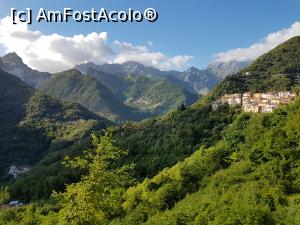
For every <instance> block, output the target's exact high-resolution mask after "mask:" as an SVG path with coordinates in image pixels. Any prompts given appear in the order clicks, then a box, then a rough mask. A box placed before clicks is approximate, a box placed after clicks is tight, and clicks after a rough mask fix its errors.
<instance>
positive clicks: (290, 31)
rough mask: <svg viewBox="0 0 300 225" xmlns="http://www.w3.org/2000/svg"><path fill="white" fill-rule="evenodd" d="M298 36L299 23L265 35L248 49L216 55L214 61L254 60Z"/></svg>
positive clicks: (232, 50)
mask: <svg viewBox="0 0 300 225" xmlns="http://www.w3.org/2000/svg"><path fill="white" fill-rule="evenodd" d="M298 35H300V22H295V23H294V24H293V25H292V26H291V27H289V28H286V29H282V30H280V31H277V32H274V33H271V34H269V35H267V36H266V37H265V38H264V39H263V40H262V41H261V42H259V43H256V44H253V45H251V46H250V47H248V48H237V49H231V50H228V51H226V52H220V53H217V54H216V57H215V61H219V62H229V61H233V60H236V61H249V60H255V59H256V58H257V57H259V56H261V55H262V54H264V53H266V52H268V51H270V50H271V49H273V48H275V47H276V46H277V45H279V44H281V43H283V42H285V41H287V40H288V39H290V38H292V37H294V36H298Z"/></svg>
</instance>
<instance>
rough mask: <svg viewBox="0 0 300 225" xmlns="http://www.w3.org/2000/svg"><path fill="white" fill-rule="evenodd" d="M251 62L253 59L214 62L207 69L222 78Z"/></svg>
mask: <svg viewBox="0 0 300 225" xmlns="http://www.w3.org/2000/svg"><path fill="white" fill-rule="evenodd" d="M249 64H251V61H242V62H238V61H235V60H233V61H229V62H212V63H210V64H209V65H208V66H207V70H208V71H210V72H211V73H213V74H215V75H217V76H219V77H221V78H225V77H227V76H228V75H232V74H235V73H237V72H239V71H241V70H242V69H244V68H245V67H247V66H248V65H249Z"/></svg>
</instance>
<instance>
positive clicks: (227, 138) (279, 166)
mask: <svg viewBox="0 0 300 225" xmlns="http://www.w3.org/2000/svg"><path fill="white" fill-rule="evenodd" d="M299 118H300V100H297V101H296V102H295V103H292V104H290V105H289V106H285V107H282V108H280V109H278V110H276V111H275V112H274V113H272V114H247V113H241V114H240V115H239V116H238V117H237V118H236V119H235V120H234V122H233V123H232V125H231V126H229V127H227V128H226V129H225V130H224V131H223V132H222V138H221V139H220V141H219V142H217V143H216V144H215V145H214V146H212V147H209V148H206V147H204V146H203V147H200V148H199V150H197V151H196V152H195V153H193V154H192V155H191V156H190V157H188V158H186V159H185V160H183V161H180V162H178V163H177V164H176V165H175V166H172V167H171V168H165V169H164V170H163V171H161V172H160V173H158V174H157V175H156V176H154V177H153V178H151V179H149V178H147V179H145V180H144V181H143V182H141V183H139V184H137V185H136V186H132V187H130V188H128V189H127V190H126V192H125V193H124V194H123V197H121V195H117V196H119V197H118V198H117V199H118V200H116V203H115V204H114V207H112V208H111V207H110V204H108V205H105V207H104V208H102V204H96V205H94V202H96V203H101V202H102V198H103V195H102V194H101V193H102V191H101V190H102V189H101V188H100V189H98V188H95V189H92V191H93V192H92V194H90V192H89V191H86V190H90V189H85V188H83V186H84V187H89V186H88V185H87V184H88V183H89V181H90V179H92V178H93V179H95V180H94V181H95V182H97V181H99V180H101V179H102V178H101V177H102V176H98V175H95V176H91V174H93V173H92V171H93V169H95V168H97V167H94V166H90V167H89V171H90V172H89V173H88V174H89V175H88V177H86V178H83V179H82V181H81V182H79V183H77V184H74V185H71V186H70V190H72V191H70V190H69V191H67V192H65V193H64V194H63V195H64V196H69V197H70V198H75V199H76V198H77V197H76V196H78V198H80V199H81V201H80V203H79V204H75V202H76V200H75V202H74V201H67V202H66V203H63V202H64V201H62V203H59V202H60V201H61V200H60V198H56V199H57V200H56V201H58V203H59V204H58V206H59V207H58V208H56V209H51V207H50V209H49V206H47V205H44V206H42V207H37V208H34V207H35V205H30V206H26V207H22V208H20V209H19V208H14V209H9V210H4V211H1V212H0V218H1V219H2V220H3V221H6V222H7V224H9V223H8V222H12V221H20V218H21V219H22V220H24V218H29V216H30V218H31V219H32V220H35V221H38V222H36V223H37V224H43V223H44V224H60V223H61V224H64V221H66V220H65V219H66V217H65V213H67V215H71V217H68V220H67V221H68V223H69V224H94V223H96V224H114V225H116V224H122V225H126V224H128V225H129V224H130V225H134V224H164V225H165V224H228V225H229V224H230V225H237V224H249V225H250V224H251V225H252V224H274V225H275V224H295V225H297V224H299V222H300V218H299V213H300V201H299V199H300V197H299V196H300V182H299V165H300V154H299V150H300V141H299V140H300V121H299ZM103 140H104V141H103ZM102 141H103V142H101V141H100V142H98V143H102V144H101V146H102V147H101V148H98V149H102V151H103V149H106V150H107V151H109V149H115V147H113V145H111V143H112V142H111V140H109V139H105V138H104V139H102ZM114 152H115V153H116V154H118V150H115V151H114ZM104 155H105V154H104ZM96 158H97V154H96V156H92V157H91V159H92V160H94V162H95V161H97V160H96ZM100 161H101V160H100ZM74 162H75V163H76V164H77V165H83V166H85V165H86V162H85V161H83V162H81V160H75V161H74ZM88 165H93V163H92V164H88ZM97 165H101V163H100V164H98V163H97ZM110 165H111V164H110ZM113 168H114V167H105V168H104V170H100V171H102V172H104V173H105V174H108V176H109V177H111V181H112V182H113V181H114V179H115V178H116V177H115V176H114V173H113V174H111V172H110V171H114V169H113ZM102 172H101V173H102ZM126 174H127V173H126ZM126 176H127V175H126ZM104 177H105V176H104ZM117 177H120V178H122V176H117ZM93 179H92V180H93ZM108 180H110V179H108ZM128 180H130V179H128ZM101 183H102V182H101ZM106 183H107V182H106ZM109 183H110V182H109ZM109 183H107V184H108V187H109ZM102 184H103V183H102ZM82 185H83V186H82ZM86 185H87V186H86ZM77 186H78V188H75V187H77ZM125 186H126V185H125ZM125 186H123V185H120V187H125ZM100 187H101V185H100ZM113 187H114V185H113ZM114 190H115V189H114V188H108V189H107V191H114ZM124 190H125V189H123V191H124ZM123 191H121V192H118V193H119V194H120V193H123ZM110 193H111V192H110ZM115 196H116V195H111V194H108V195H105V199H106V198H107V200H108V201H109V202H110V203H111V202H113V199H114V197H115ZM67 199H68V197H67ZM105 199H104V200H103V202H106V200H105ZM68 200H70V199H68ZM86 201H87V202H86ZM56 204H57V203H56ZM70 204H71V205H72V204H75V205H72V207H71V206H70ZM52 207H53V206H52ZM97 207H100V208H97ZM104 209H109V214H107V212H106V211H105V210H104ZM93 210H96V211H93ZM103 210H104V211H103ZM18 211H21V212H18ZM41 211H43V212H44V213H41ZM57 211H58V213H56V212H57ZM92 212H93V213H92ZM97 213H100V214H97ZM20 215H21V216H20ZM97 215H99V217H98V216H97ZM9 216H10V217H9ZM7 218H8V219H7ZM103 218H105V219H108V220H109V221H110V223H108V221H107V220H102V219H103ZM53 221H55V222H53ZM87 221H89V222H88V223H87ZM95 221H96V222H95ZM103 221H104V222H103ZM21 224H25V223H24V222H22V223H21Z"/></svg>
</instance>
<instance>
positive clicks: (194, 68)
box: [187, 66, 200, 73]
mask: <svg viewBox="0 0 300 225" xmlns="http://www.w3.org/2000/svg"><path fill="white" fill-rule="evenodd" d="M198 71H200V70H199V69H198V68H197V67H195V66H192V67H190V68H188V69H187V72H188V73H195V72H198Z"/></svg>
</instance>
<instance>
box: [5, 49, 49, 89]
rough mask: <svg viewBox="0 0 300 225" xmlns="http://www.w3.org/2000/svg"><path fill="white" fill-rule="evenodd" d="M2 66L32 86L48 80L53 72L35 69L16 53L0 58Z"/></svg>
mask: <svg viewBox="0 0 300 225" xmlns="http://www.w3.org/2000/svg"><path fill="white" fill-rule="evenodd" d="M0 68H1V69H2V70H4V71H6V72H8V73H10V74H12V75H15V76H16V77H18V78H20V79H21V80H22V81H24V82H25V83H27V84H28V85H30V86H32V87H38V86H39V85H40V84H41V83H42V82H44V81H45V80H47V79H48V78H49V77H50V76H51V74H50V73H44V72H39V71H37V70H33V69H31V68H30V67H28V66H27V65H26V64H24V62H23V60H22V59H21V58H20V57H19V56H18V55H17V54H16V53H8V54H6V55H4V56H3V57H2V58H0Z"/></svg>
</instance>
